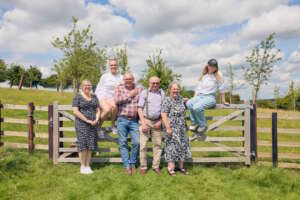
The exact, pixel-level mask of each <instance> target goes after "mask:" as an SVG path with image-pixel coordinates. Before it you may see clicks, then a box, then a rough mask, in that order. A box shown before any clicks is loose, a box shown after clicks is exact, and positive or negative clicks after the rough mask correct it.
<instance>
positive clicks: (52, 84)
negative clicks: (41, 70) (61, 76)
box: [40, 74, 58, 89]
mask: <svg viewBox="0 0 300 200" xmlns="http://www.w3.org/2000/svg"><path fill="white" fill-rule="evenodd" d="M56 76H57V75H56V74H52V75H50V76H48V77H46V78H43V79H41V81H40V85H41V86H43V87H45V88H57V89H58V84H57V82H56V80H57V79H56Z"/></svg>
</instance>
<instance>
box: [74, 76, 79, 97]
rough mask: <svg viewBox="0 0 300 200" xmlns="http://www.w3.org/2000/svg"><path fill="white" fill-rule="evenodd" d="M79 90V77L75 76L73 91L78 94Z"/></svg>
mask: <svg viewBox="0 0 300 200" xmlns="http://www.w3.org/2000/svg"><path fill="white" fill-rule="evenodd" d="M78 92H79V81H78V79H76V78H74V79H73V93H74V94H78Z"/></svg>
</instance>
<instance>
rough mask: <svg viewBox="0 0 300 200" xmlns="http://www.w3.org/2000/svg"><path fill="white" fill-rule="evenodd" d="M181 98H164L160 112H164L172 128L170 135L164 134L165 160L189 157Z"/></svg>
mask: <svg viewBox="0 0 300 200" xmlns="http://www.w3.org/2000/svg"><path fill="white" fill-rule="evenodd" d="M185 110H186V109H185V106H184V102H183V98H182V97H181V96H179V97H178V98H177V99H174V98H172V97H167V98H165V100H164V102H163V105H162V112H163V113H166V114H167V116H168V120H169V123H170V126H171V129H172V135H171V136H168V135H167V134H166V135H165V144H166V147H165V159H166V161H167V162H177V161H184V160H186V159H189V158H191V150H190V143H189V139H188V137H187V135H186V132H187V124H186V119H185V117H186V116H185Z"/></svg>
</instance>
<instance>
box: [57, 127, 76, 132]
mask: <svg viewBox="0 0 300 200" xmlns="http://www.w3.org/2000/svg"><path fill="white" fill-rule="evenodd" d="M59 131H69V132H75V127H59Z"/></svg>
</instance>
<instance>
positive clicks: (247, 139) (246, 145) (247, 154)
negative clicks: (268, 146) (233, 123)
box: [244, 101, 251, 165]
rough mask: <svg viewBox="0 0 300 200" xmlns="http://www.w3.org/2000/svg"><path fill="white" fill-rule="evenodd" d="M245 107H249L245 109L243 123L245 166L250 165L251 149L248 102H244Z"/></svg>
mask: <svg viewBox="0 0 300 200" xmlns="http://www.w3.org/2000/svg"><path fill="white" fill-rule="evenodd" d="M245 103H246V105H247V106H249V107H248V108H246V109H245V123H244V126H245V134H244V137H245V142H244V148H245V157H246V160H245V164H246V165H250V164H251V149H250V148H251V147H250V145H251V144H250V142H251V141H250V140H251V138H250V134H251V122H250V121H251V118H250V117H251V116H250V103H249V101H248V102H245Z"/></svg>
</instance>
